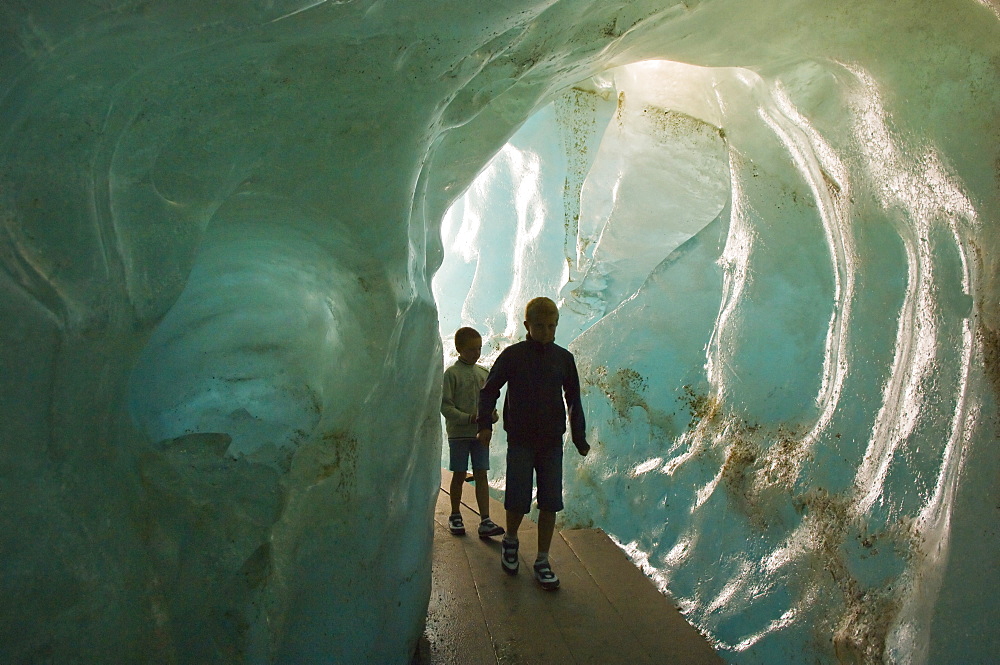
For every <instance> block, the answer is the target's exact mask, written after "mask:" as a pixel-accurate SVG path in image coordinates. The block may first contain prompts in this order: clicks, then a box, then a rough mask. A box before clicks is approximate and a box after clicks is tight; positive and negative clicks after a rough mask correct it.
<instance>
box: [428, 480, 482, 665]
mask: <svg viewBox="0 0 1000 665" xmlns="http://www.w3.org/2000/svg"><path fill="white" fill-rule="evenodd" d="M440 494H441V495H442V496H443V499H444V501H443V502H442V500H441V499H442V497H441V496H439V498H438V505H437V507H436V511H435V512H440V510H441V508H442V506H443V508H444V511H445V524H447V513H448V511H449V510H450V508H449V505H448V496H447V495H446V494H444V493H443V492H442V493H440ZM435 521H437V520H435ZM424 637H425V638H426V640H427V644H426V645H424V648H425V649H426V650H427V654H426V655H424V656H423V658H424V659H425V660H422V662H426V663H428V664H433V665H465V664H466V663H495V662H496V657H495V655H494V652H493V643H492V642H491V640H490V637H489V629H488V628H487V626H486V618H485V617H484V616H483V610H482V606H481V605H480V603H479V594H478V593H477V591H476V584H475V580H473V578H472V571H471V569H470V568H469V560H468V558H467V557H466V555H465V548H464V547H463V546H462V543H460V542H458V540H457V539H455V538H454V537H453V536H452V535H451V533H450V532H449V531H448V529H447V527H446V526H442V525H441V524H440V523H437V524H435V527H434V554H433V559H432V564H431V597H430V603H429V604H428V607H427V624H426V628H425V630H424Z"/></svg>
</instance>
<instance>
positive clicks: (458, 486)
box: [450, 471, 465, 515]
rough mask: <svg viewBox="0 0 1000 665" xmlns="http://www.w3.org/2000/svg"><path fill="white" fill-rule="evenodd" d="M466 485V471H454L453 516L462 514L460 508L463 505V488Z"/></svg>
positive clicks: (452, 476) (452, 482)
mask: <svg viewBox="0 0 1000 665" xmlns="http://www.w3.org/2000/svg"><path fill="white" fill-rule="evenodd" d="M464 483H465V471H454V472H452V474H451V488H450V489H451V514H452V515H454V514H455V513H459V512H461V511H460V510H459V508H458V507H459V506H460V505H461V504H462V487H463V484H464Z"/></svg>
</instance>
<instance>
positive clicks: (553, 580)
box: [535, 560, 559, 591]
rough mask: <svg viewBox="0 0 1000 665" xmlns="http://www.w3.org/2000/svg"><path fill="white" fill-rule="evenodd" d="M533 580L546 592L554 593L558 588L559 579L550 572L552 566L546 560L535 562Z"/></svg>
mask: <svg viewBox="0 0 1000 665" xmlns="http://www.w3.org/2000/svg"><path fill="white" fill-rule="evenodd" d="M535 579H536V580H538V583H539V584H541V585H542V588H543V589H545V590H547V591H554V590H555V589H558V588H559V578H558V577H556V574H555V573H553V572H552V566H550V565H549V562H548V560H545V561H536V562H535Z"/></svg>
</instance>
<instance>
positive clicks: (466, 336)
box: [455, 327, 483, 350]
mask: <svg viewBox="0 0 1000 665" xmlns="http://www.w3.org/2000/svg"><path fill="white" fill-rule="evenodd" d="M476 337H478V338H479V339H482V338H483V336H482V335H480V334H479V331H478V330H476V329H475V328H469V327H465V328H459V329H458V330H456V331H455V349H456V350H458V349H460V348H462V347H463V346H465V343H466V342H468V341H469V340H471V339H475V338H476Z"/></svg>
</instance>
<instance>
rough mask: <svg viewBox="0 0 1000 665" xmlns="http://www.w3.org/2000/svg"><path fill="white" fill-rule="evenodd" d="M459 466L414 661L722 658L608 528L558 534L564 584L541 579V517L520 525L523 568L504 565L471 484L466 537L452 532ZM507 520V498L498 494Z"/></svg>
mask: <svg viewBox="0 0 1000 665" xmlns="http://www.w3.org/2000/svg"><path fill="white" fill-rule="evenodd" d="M449 477H450V472H447V471H443V472H442V483H441V485H442V486H441V490H440V492H439V493H438V502H437V506H436V510H435V514H434V556H433V572H432V588H431V598H430V605H429V607H428V610H427V625H426V629H425V631H424V636H423V638H422V639H421V641H420V645H419V646H418V650H417V654H416V655H415V657H414V660H413V663H414V664H419V665H445V664H452V663H454V664H456V665H457V664H459V663H461V664H463V665H465V664H467V663H477V664H479V663H497V664H498V665H508V664H509V665H513V664H515V663H517V664H530V663H543V662H545V663H553V664H559V663H567V664H569V663H595V664H596V663H601V664H605V663H651V664H653V663H655V664H659V665H667V664H670V663H685V664H695V665H698V664H702V663H705V664H707V663H713V664H717V663H722V662H723V661H722V659H721V658H720V657H719V656H718V655H717V654H716V653H715V651H714V650H713V649H712V647H711V646H710V645H709V643H708V642H707V641H706V640H705V638H704V637H703V636H702V635H701V634H700V633H699V632H698V631H697V630H696V629H695V628H694V627H692V626H691V625H690V624H688V623H687V621H685V619H684V617H683V616H681V614H680V612H678V611H677V609H676V608H675V607H674V605H673V603H672V602H671V600H670V599H669V598H667V597H665V596H663V595H662V594H660V592H659V591H658V590H657V589H656V587H655V586H654V585H653V583H652V582H651V581H650V580H649V579H648V578H647V577H646V576H645V575H643V574H642V572H641V571H640V570H639V569H638V568H636V567H635V566H634V565H633V564H632V562H631V561H629V559H628V558H627V557H626V556H625V554H624V552H622V551H621V550H620V549H619V548H618V547H617V546H616V545H615V544H614V543H613V542H612V541H611V539H610V538H608V536H607V535H606V534H605V533H604V532H603V531H601V530H600V529H574V530H568V531H561V532H557V533H556V534H555V536H554V537H553V539H552V547H551V548H550V557H551V560H552V566H553V569H554V570H555V571H556V573H557V574H558V575H559V579H560V588H559V589H558V590H556V591H545V590H543V589H542V588H541V587H540V586H539V585H538V583H537V582H536V581H535V580H534V578H533V576H532V574H531V564H532V562H533V561H534V560H535V553H536V545H537V541H536V535H535V529H536V527H535V524H534V523H533V522H531V521H529V520H528V519H527V518H525V520H524V522H523V523H522V525H521V528H520V529H519V532H520V533H519V535H520V540H521V551H520V555H521V569H520V572H519V573H518V574H517V575H507V574H505V573H504V572H503V571H502V570H501V567H500V538H490V539H480V538H478V537H477V536H476V535H475V530H476V526H477V525H478V523H479V520H478V518H477V517H476V516H477V511H476V509H475V508H474V506H475V498H474V493H473V489H472V486H471V484H470V485H467V486H466V489H465V491H464V492H463V497H462V498H463V502H462V513H463V515H464V516H465V524H466V530H467V535H465V536H453V535H451V533H450V532H449V531H448V514H449V513H450V512H451V509H450V505H449V496H448V482H447V481H448V478H449ZM490 514H491V516H492V517H493V518H494V520H496V521H497V522H498V523H499V524H501V526H502V525H503V521H504V520H503V515H504V510H503V505H502V504H500V503H499V502H497V501H495V500H494V499H492V498H491V499H490Z"/></svg>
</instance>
